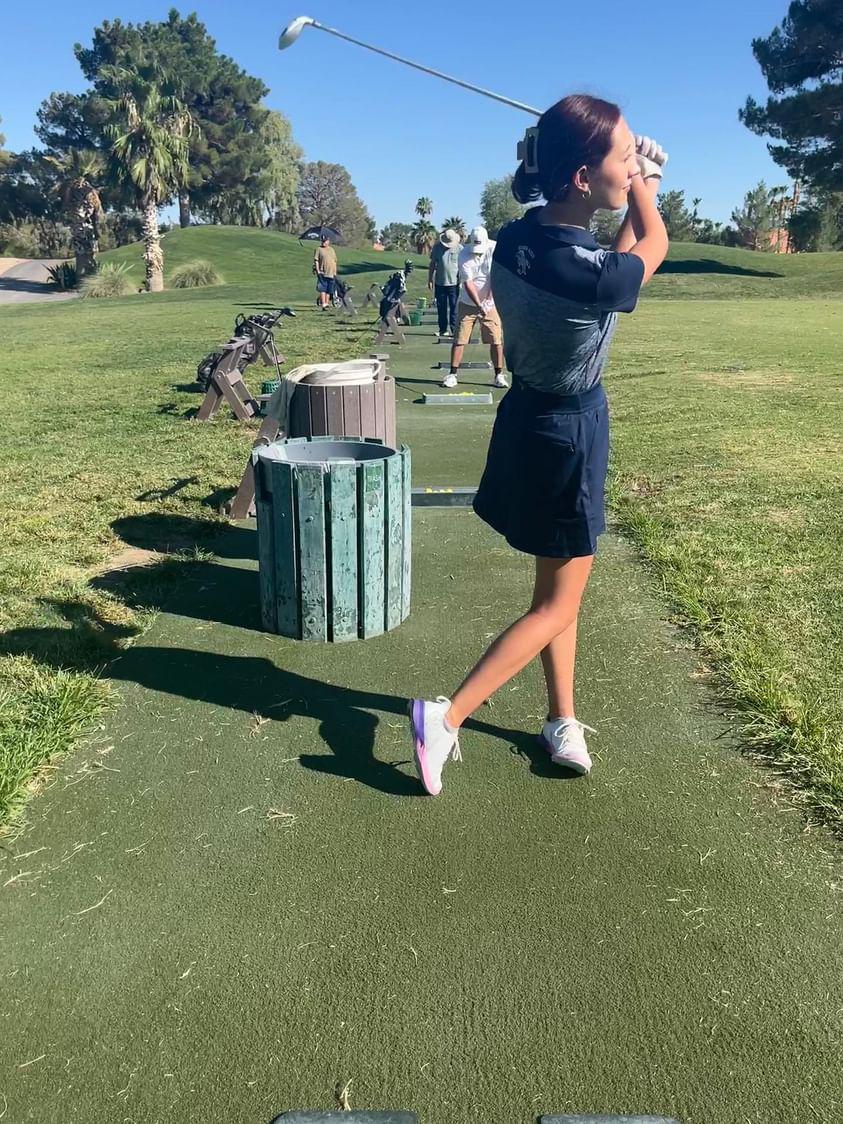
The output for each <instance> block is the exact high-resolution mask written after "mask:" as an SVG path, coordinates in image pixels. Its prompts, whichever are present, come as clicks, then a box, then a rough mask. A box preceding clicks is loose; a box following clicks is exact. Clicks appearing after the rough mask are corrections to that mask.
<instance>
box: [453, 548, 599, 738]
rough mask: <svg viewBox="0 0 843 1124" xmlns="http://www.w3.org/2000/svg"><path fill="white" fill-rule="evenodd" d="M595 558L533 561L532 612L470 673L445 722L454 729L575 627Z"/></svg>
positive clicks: (489, 650) (499, 641) (456, 693)
mask: <svg viewBox="0 0 843 1124" xmlns="http://www.w3.org/2000/svg"><path fill="white" fill-rule="evenodd" d="M593 561H594V557H593V556H592V555H589V556H588V557H585V558H537V559H536V585H535V589H534V593H533V603H532V605H531V607H530V609H529V610H528V611H527V612H526V613H525V614H524V616H523V617H521V618H520V619H519V620H517V621H516V622H515V624H513V625H510V627H509V628H508V629H507V630H506V632H504V633H502V634H501V635H500V636H499V637H498V638H497V640H495V641H494V643H493V644H492V645H491V647H490V648H489V649H488V650H487V652H486V654H485V655H484V656H483V657H482V658H481V659H480V661H479V663H477V664H476V665H475V667H474V669H473V670H472V671H470V672H469V674H468V675H467V677H466V678H465V680H464V681H463V683H462V684H461V685H460V687H459V688H458V690H457V691H456V692H455V693H454V696H453V698H452V700H451V708H450V710H449V711H448V713H447V715H446V719H447V722H448V724H449V725H450V726H453V727H455V728H457V727H459V726H461V725H462V724H463V722H464V721H465V720H466V718H468V716H469V715H470V714H472V713H473V712H474V711H475V710H476V709H477V707H478V706H480V704H481V703H482V702H485V700H486V699H487V698H489V696H490V695H492V694H494V692H495V691H497V689H498V688H499V687H501V686H503V684H504V683H507V682H508V681H509V680H510V679H511V678H512V677H513V676H514V675H517V674H518V672H519V671H521V669H522V668H524V667H526V666H527V664H528V663H529V662H530V660H532V659H535V657H536V656H537V655H538V654H539V652H541V651H542V650H543V649H544V648H546V647H547V646H548V645H549V644H550V643H551V641H552V640H554V638H555V637H557V636H559V635H560V633H564V632H566V631H567V630H568V629H570V627H571V625H573V624H574V623H575V622H576V619H577V613H578V612H579V608H580V602H581V601H582V595H583V591H584V590H585V587H586V583H587V582H588V576H589V573H590V572H591V566H592V563H593Z"/></svg>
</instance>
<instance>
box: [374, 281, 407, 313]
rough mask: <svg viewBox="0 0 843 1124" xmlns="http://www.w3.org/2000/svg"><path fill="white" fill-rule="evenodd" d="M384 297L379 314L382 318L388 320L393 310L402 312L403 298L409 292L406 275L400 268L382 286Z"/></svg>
mask: <svg viewBox="0 0 843 1124" xmlns="http://www.w3.org/2000/svg"><path fill="white" fill-rule="evenodd" d="M381 292H382V293H383V299H382V300H381V303H380V307H379V308H378V314H379V316H380V318H381V320H386V318H387V316H389V314H390V313H391V312H394V313H395V314H396V316H397V315H399V314H400V307H401V298H402V297H403V296H404V294H405V293H406V292H407V281H406V275H405V274H404V273H402V272H401V271H400V270H399V271H398V272H397V273H393V275H392V276H391V277H390V279H389V280H388V281H387V283H386V284H385V285H384V286H383V287H382V289H381Z"/></svg>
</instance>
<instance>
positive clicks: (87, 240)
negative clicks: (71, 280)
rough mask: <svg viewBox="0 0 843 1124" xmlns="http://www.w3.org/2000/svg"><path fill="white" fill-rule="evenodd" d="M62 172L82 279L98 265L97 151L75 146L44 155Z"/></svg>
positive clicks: (65, 204) (99, 204)
mask: <svg viewBox="0 0 843 1124" xmlns="http://www.w3.org/2000/svg"><path fill="white" fill-rule="evenodd" d="M45 159H46V161H47V162H48V163H49V164H51V165H52V166H53V167H54V168H55V169H57V171H58V172H59V176H60V180H59V185H58V190H59V193H60V195H61V201H62V207H63V208H64V210H65V211H66V212H67V215H68V217H69V219H70V237H71V245H72V247H73V253H74V256H75V258H76V277H77V279H78V280H79V281H81V280H82V278H83V277H87V276H88V274H90V273H94V272H95V271H96V268H97V254H98V253H99V223H100V220H101V219H102V216H103V209H102V202H101V200H100V197H99V192H98V191H97V189H96V188H95V187H94V185H93V184H92V183H91V180H92V179H98V178H99V176H100V175H101V174H102V170H103V169H102V159H101V157H100V155H99V153H98V152H93V151H91V150H90V149H84V148H73V149H71V150H70V152H69V153H68V154H67V155H65V156H45Z"/></svg>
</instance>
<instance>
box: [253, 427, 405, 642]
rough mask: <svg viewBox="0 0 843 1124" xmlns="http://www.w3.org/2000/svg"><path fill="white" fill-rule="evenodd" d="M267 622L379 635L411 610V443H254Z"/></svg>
mask: <svg viewBox="0 0 843 1124" xmlns="http://www.w3.org/2000/svg"><path fill="white" fill-rule="evenodd" d="M252 461H253V464H254V472H255V507H256V510H257V521H258V564H259V569H260V598H261V617H262V620H263V625H264V628H266V629H267V631H269V632H277V633H280V634H281V635H282V636H290V637H292V638H294V639H296V640H323V641H341V640H357V639H365V638H367V637H370V636H380V635H381V633H383V632H389V631H390V630H391V629H393V628H397V627H398V625H399V624H401V622H402V621H404V620H406V619H407V616H408V615H409V612H410V577H411V575H410V548H411V508H410V500H411V492H412V488H411V481H410V450H409V449H408V448H407V446H406V445H402V446H401V448H400V449H392V448H390V447H389V446H387V445H384V443H383V442H382V441H377V440H373V439H371V438H367V439H361V440H353V439H347V438H342V437H327V438H306V437H294V438H291V439H289V440H286V441H276V442H273V443H272V444H271V445H265V446H262V447H261V448H257V449H255V450H254V451H253V453H252Z"/></svg>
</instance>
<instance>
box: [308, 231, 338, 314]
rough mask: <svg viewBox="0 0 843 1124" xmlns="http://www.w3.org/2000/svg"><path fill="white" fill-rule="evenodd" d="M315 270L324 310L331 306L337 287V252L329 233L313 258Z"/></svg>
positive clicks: (320, 304)
mask: <svg viewBox="0 0 843 1124" xmlns="http://www.w3.org/2000/svg"><path fill="white" fill-rule="evenodd" d="M313 272H314V273H315V274H316V292H317V293H318V294H319V309H320V311H321V312H324V311H325V309H326V308H328V307H329V305H330V303H331V300H332V299H333V296H334V293H335V292H336V287H337V281H336V277H337V254H336V250H335V249H334V247H333V246H332V245H331V239H330V238H329V237H328V235H327V234H323V235H322V239H321V241H320V243H319V249H318V250H317V251H316V256H315V257H314V259H313Z"/></svg>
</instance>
